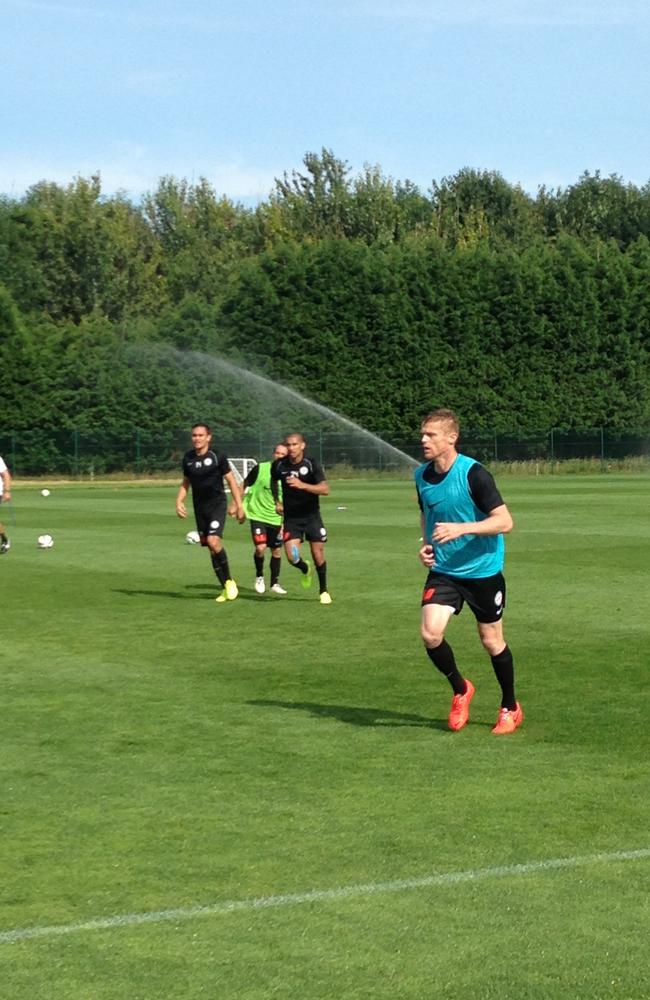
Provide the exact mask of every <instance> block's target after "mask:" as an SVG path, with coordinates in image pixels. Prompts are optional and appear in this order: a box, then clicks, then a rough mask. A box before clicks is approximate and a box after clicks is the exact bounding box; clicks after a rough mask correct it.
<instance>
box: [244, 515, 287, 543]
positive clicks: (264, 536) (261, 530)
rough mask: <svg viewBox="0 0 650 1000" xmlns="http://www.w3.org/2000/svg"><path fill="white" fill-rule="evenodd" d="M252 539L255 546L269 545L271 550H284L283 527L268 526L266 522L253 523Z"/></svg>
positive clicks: (278, 525) (251, 523)
mask: <svg viewBox="0 0 650 1000" xmlns="http://www.w3.org/2000/svg"><path fill="white" fill-rule="evenodd" d="M250 525H251V537H252V539H253V544H254V545H268V547H269V548H270V549H281V548H282V525H281V524H267V523H266V522H265V521H251V522H250Z"/></svg>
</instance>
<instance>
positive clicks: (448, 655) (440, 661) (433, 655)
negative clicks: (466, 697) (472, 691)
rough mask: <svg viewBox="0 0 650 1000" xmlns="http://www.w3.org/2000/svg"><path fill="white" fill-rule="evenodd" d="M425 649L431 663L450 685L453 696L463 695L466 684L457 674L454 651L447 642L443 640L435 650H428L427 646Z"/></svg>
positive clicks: (460, 675)
mask: <svg viewBox="0 0 650 1000" xmlns="http://www.w3.org/2000/svg"><path fill="white" fill-rule="evenodd" d="M425 649H426V651H427V656H428V657H429V659H430V660H431V662H432V663H433V664H434V666H436V667H437V668H438V670H439V671H440V673H441V674H444V675H445V677H446V678H447V680H448V681H449V683H450V684H451V686H452V688H453V691H454V694H465V692H466V691H467V682H466V681H465V678H464V677H463V676H462V674H459V673H458V667H457V666H456V658H455V656H454V651H453V649H452V648H451V646H450V645H449V643H448V642H447V640H446V639H443V640H442V642H441V643H440V645H439V646H436V648H435V649H429V647H428V646H426V647H425Z"/></svg>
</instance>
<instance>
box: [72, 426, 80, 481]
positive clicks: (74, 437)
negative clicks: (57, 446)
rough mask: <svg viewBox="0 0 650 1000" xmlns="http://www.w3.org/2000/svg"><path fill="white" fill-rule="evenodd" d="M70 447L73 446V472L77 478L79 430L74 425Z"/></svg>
mask: <svg viewBox="0 0 650 1000" xmlns="http://www.w3.org/2000/svg"><path fill="white" fill-rule="evenodd" d="M72 448H73V455H74V458H73V461H74V474H75V476H76V477H77V479H78V478H79V431H78V430H77V428H76V427H75V429H74V430H73V432H72Z"/></svg>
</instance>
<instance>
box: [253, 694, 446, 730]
mask: <svg viewBox="0 0 650 1000" xmlns="http://www.w3.org/2000/svg"><path fill="white" fill-rule="evenodd" d="M247 704H248V705H257V706H259V707H261V708H292V709H297V710H298V711H299V712H309V714H310V715H313V716H314V718H317V719H323V718H326V719H338V721H339V722H345V723H347V724H348V725H350V726H387V727H393V728H403V727H404V726H417V727H419V728H423V729H445V730H446V729H447V728H448V726H447V720H446V719H429V718H427V717H426V716H425V715H412V714H410V713H408V712H391V710H390V709H388V708H359V707H358V706H356V705H318V704H315V703H314V702H310V701H267V700H264V699H261V700H258V701H249V702H247Z"/></svg>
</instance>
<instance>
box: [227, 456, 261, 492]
mask: <svg viewBox="0 0 650 1000" xmlns="http://www.w3.org/2000/svg"><path fill="white" fill-rule="evenodd" d="M228 461H229V462H230V468H231V469H232V471H233V472H234V474H235V479H236V480H237V484H238V485H239V486H241V484H242V483H243V482H244V480H245V479H246V476H247V475H248V473H249V472H250V471H251V469H252V468H253V466H255V465H257V459H256V458H229V459H228Z"/></svg>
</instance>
